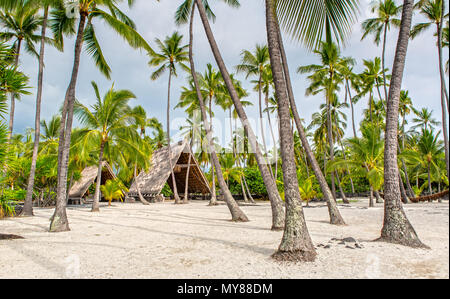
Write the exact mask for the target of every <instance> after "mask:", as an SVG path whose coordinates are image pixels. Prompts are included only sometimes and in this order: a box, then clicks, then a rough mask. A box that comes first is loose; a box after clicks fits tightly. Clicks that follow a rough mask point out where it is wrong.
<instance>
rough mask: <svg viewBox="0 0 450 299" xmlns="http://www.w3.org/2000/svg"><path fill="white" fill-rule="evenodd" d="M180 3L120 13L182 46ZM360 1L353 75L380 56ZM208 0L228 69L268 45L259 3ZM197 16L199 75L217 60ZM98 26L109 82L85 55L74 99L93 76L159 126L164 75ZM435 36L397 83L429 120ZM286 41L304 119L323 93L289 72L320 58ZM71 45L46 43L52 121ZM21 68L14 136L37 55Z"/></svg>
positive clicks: (89, 99) (87, 92)
mask: <svg viewBox="0 0 450 299" xmlns="http://www.w3.org/2000/svg"><path fill="white" fill-rule="evenodd" d="M181 2H182V1H181V0H161V1H160V2H156V1H154V0H137V1H136V3H135V5H134V7H133V8H132V9H131V10H129V9H128V8H125V9H124V10H125V11H126V12H127V13H128V15H129V16H130V17H131V18H132V19H133V20H134V21H135V23H136V25H137V30H138V32H139V33H140V34H141V35H142V36H143V37H144V38H145V39H146V40H147V41H148V42H149V43H150V45H151V46H152V47H153V48H154V49H155V50H157V48H156V46H155V42H154V40H155V38H160V39H164V38H165V37H166V36H167V35H170V34H172V33H173V32H174V31H176V30H178V31H179V32H180V33H182V34H184V35H185V40H184V41H185V43H187V42H188V28H187V26H183V27H177V26H176V25H175V24H174V13H175V10H176V8H177V6H178V5H179V4H180V3H181ZM397 2H399V1H397ZM361 3H362V5H361V6H362V8H361V14H360V16H359V22H358V23H357V24H355V26H354V30H353V34H352V36H351V38H350V40H349V41H348V43H347V45H346V47H345V48H344V49H343V55H344V56H352V57H353V58H355V59H356V61H357V63H358V65H357V67H356V68H355V70H356V71H357V72H360V71H362V69H363V67H362V60H363V59H373V58H374V57H375V56H380V55H381V45H380V47H377V46H376V45H375V44H374V43H373V39H372V38H371V37H369V38H367V39H366V40H364V41H360V39H361V36H362V34H361V29H360V27H361V25H360V23H361V22H362V21H363V20H364V19H366V18H368V17H369V16H370V11H369V9H368V4H367V2H366V1H364V0H362V1H361ZM211 4H212V6H213V10H214V11H215V13H216V15H217V20H216V22H215V24H213V25H212V29H213V32H214V34H215V37H216V39H217V42H218V45H219V47H220V50H221V52H222V55H223V57H224V60H225V63H226V64H227V67H228V68H229V70H230V71H233V70H234V66H235V65H237V64H238V63H239V62H240V53H241V51H242V50H243V49H249V50H252V49H254V47H255V45H256V44H264V43H266V42H267V36H266V31H265V16H264V1H263V0H242V1H241V7H240V8H239V9H231V8H228V7H227V6H226V5H224V4H223V3H221V2H220V1H211ZM196 20H197V22H196V24H195V33H194V34H195V37H196V40H195V48H194V53H195V60H196V65H197V69H198V71H201V72H203V71H204V69H205V68H206V64H207V63H208V62H210V63H212V64H213V65H215V62H214V58H213V56H212V55H211V52H210V48H209V44H208V42H207V39H206V37H205V33H204V31H203V27H202V26H201V23H200V20H199V18H198V15H196ZM420 21H422V18H421V17H420V16H418V15H417V14H416V15H415V17H414V19H413V22H414V23H417V22H420ZM96 26H97V35H98V38H99V40H100V44H101V45H102V49H103V52H104V55H105V57H106V59H107V60H108V62H109V64H110V66H111V69H112V78H111V81H108V80H106V79H105V78H104V77H103V76H102V75H101V74H100V72H99V71H98V70H97V69H96V68H95V65H94V63H93V61H92V59H91V58H90V57H89V56H88V55H87V54H86V53H83V54H82V58H81V65H80V73H79V78H78V84H77V93H76V94H77V98H78V99H79V100H80V101H81V102H82V103H84V104H86V105H89V104H92V103H93V102H94V92H93V89H92V87H91V84H90V82H91V81H92V80H94V81H96V82H97V83H98V85H99V87H100V92H101V94H104V92H106V91H107V89H109V88H110V87H111V85H112V84H113V83H114V86H115V88H117V89H129V90H131V91H132V92H134V93H135V94H136V96H137V100H133V101H132V102H131V104H132V105H133V106H134V105H142V106H143V107H145V108H146V110H147V113H148V115H149V116H150V117H157V118H158V119H159V120H160V121H161V122H162V123H163V124H164V125H165V119H166V116H165V111H166V103H167V77H168V75H164V76H163V77H161V78H160V79H159V80H158V81H151V80H150V74H151V72H152V69H151V68H149V67H148V64H147V63H148V60H149V58H148V56H147V55H146V53H144V52H140V51H137V50H133V49H131V48H130V47H128V46H127V45H126V43H125V42H123V41H122V39H121V38H120V37H118V36H117V35H116V34H115V33H114V32H113V31H112V30H110V29H108V28H106V27H104V26H103V24H102V23H101V22H98V21H97V23H96ZM433 33H434V32H432V30H431V29H430V31H428V32H427V33H426V34H424V35H422V36H420V37H418V38H417V39H415V40H413V41H412V42H411V43H410V47H409V51H408V57H407V64H406V71H405V77H404V81H403V82H404V83H403V88H404V89H407V90H409V92H410V96H411V98H412V100H413V103H414V106H415V107H416V108H421V107H428V108H430V109H432V110H433V111H434V117H435V118H436V119H438V120H441V107H440V93H439V89H440V85H439V75H438V64H437V62H438V60H437V59H438V58H437V50H436V47H435V45H436V41H435V37H434V36H433ZM397 36H398V32H397V31H396V30H392V31H391V32H390V33H389V36H388V44H387V51H386V53H387V57H386V59H387V62H386V66H387V67H388V68H389V69H391V68H392V62H393V56H394V51H395V45H396V42H397ZM285 42H286V50H287V55H288V60H289V64H290V69H291V72H292V80H293V85H294V92H295V95H296V100H297V105H298V108H299V113H300V116H301V117H302V118H304V119H305V120H306V122H307V123H309V122H310V120H311V115H312V114H313V113H314V112H317V111H318V109H319V105H320V104H321V103H323V102H324V98H323V96H322V95H318V96H310V97H306V96H305V89H306V86H307V85H308V82H307V80H306V76H305V75H299V74H297V73H295V70H296V69H297V67H298V66H300V65H306V64H311V63H318V62H319V61H318V58H317V57H316V56H315V55H313V54H311V53H309V52H308V51H306V50H305V49H304V48H303V47H302V46H301V45H300V44H298V43H297V42H292V41H291V40H290V39H289V38H287V37H286V38H285ZM73 47H74V41H73V40H67V41H66V43H65V49H64V53H61V52H58V51H57V50H55V49H52V48H50V47H47V52H46V56H45V65H46V68H45V74H44V75H45V77H44V92H43V109H42V118H43V119H50V118H51V116H52V115H54V114H56V113H58V109H59V107H61V105H62V102H63V99H64V94H65V91H66V88H67V84H68V82H69V79H70V74H71V69H72V64H73ZM445 53H446V54H445V59H448V51H445ZM21 68H22V70H23V71H24V72H25V73H26V74H28V75H29V76H30V80H31V81H30V82H31V85H32V86H33V90H32V91H33V95H32V96H24V97H23V98H22V100H21V102H19V103H18V104H17V105H16V117H15V132H16V133H22V132H24V131H25V129H26V128H30V127H33V126H34V113H35V112H34V111H35V91H36V88H35V86H36V84H37V83H36V82H37V68H38V65H37V60H36V59H35V58H33V57H30V56H27V54H23V55H22V57H21ZM186 78H187V75H186V74H184V73H182V72H180V74H179V77H178V78H176V79H175V80H174V84H173V89H172V99H173V101H172V103H173V106H175V105H176V102H177V100H178V99H179V95H180V90H181V86H183V85H185V84H186ZM238 78H239V79H241V80H243V84H244V87H245V88H246V89H247V90H248V91H251V90H252V86H251V84H250V83H249V82H248V81H246V80H245V78H244V77H243V76H238ZM447 79H448V78H447ZM247 100H250V101H252V102H254V103H255V105H254V106H253V107H250V108H246V111H247V114H248V115H249V116H254V117H256V115H257V94H255V93H251V94H250V96H249V97H248V98H247ZM173 106H172V107H173ZM366 107H367V99H363V100H361V101H360V102H359V103H358V104H357V105H356V119H357V121H358V123H359V121H360V120H361V114H362V110H363V109H364V108H366ZM215 110H216V116H217V118H220V119H223V118H225V117H226V114H224V113H222V112H220V110H219V108H216V109H215ZM348 113H350V111H348ZM171 114H172V115H171V117H173V118H174V119H175V118H176V119H178V121H176V123H175V124H173V125H172V128H173V129H174V130H173V132H172V136H173V135H174V134H176V131H177V130H176V129H177V128H178V126H179V124H180V123H182V122H183V120H184V119H185V118H186V116H185V114H184V112H183V111H182V110H180V109H176V110H174V109H173V108H172V110H171ZM349 115H350V114H349ZM349 120H350V118H349ZM75 125H77V123H75ZM224 126H225V127H227V124H226V123H225V124H224ZM350 134H351V123H350V122H349V125H348V129H347V135H348V136H350Z"/></svg>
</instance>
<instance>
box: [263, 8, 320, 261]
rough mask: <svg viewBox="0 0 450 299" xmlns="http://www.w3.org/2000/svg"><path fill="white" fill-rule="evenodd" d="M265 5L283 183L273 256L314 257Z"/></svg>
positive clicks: (273, 22) (274, 34) (271, 11)
mask: <svg viewBox="0 0 450 299" xmlns="http://www.w3.org/2000/svg"><path fill="white" fill-rule="evenodd" d="M265 5H266V29H267V39H268V45H269V52H270V62H271V66H272V74H273V80H274V84H275V94H276V97H277V100H278V117H279V121H280V141H281V158H282V161H283V164H282V168H283V185H284V195H285V201H286V225H285V229H284V234H283V238H282V240H281V243H280V246H279V248H278V251H277V252H275V253H274V254H273V255H272V256H273V258H275V259H278V260H292V261H314V260H315V258H316V254H317V253H316V251H315V249H314V245H313V243H312V240H311V237H310V235H309V232H308V228H307V226H306V221H305V217H304V214H303V208H302V202H301V196H300V189H299V183H298V179H297V169H296V164H295V151H294V138H293V134H292V132H293V131H292V126H291V111H290V107H289V97H288V94H287V87H286V81H285V78H284V74H283V66H282V60H281V49H280V43H279V34H278V30H277V27H278V24H277V19H276V16H275V8H276V6H275V2H274V1H273V0H266V1H265Z"/></svg>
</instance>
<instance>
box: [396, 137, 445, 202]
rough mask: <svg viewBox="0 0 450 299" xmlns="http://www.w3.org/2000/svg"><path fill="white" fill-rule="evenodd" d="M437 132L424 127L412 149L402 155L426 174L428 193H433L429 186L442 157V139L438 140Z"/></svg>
mask: <svg viewBox="0 0 450 299" xmlns="http://www.w3.org/2000/svg"><path fill="white" fill-rule="evenodd" d="M438 137H439V133H437V134H435V133H434V132H433V131H432V130H428V129H424V130H422V134H421V135H420V137H419V141H418V143H417V145H416V147H415V148H414V149H410V150H407V151H405V152H404V153H403V154H402V155H403V157H404V158H406V160H407V161H408V163H410V164H415V165H419V166H420V168H421V169H422V170H423V171H425V172H426V174H427V182H428V194H433V190H432V187H431V183H432V179H431V176H432V174H433V173H440V167H439V161H440V160H442V158H443V149H444V148H443V146H442V141H440V140H438Z"/></svg>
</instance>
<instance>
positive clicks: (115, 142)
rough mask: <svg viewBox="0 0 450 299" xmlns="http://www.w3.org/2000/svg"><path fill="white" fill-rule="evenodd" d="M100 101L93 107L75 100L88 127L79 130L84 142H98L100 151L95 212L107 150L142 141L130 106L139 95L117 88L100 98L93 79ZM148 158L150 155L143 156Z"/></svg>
mask: <svg viewBox="0 0 450 299" xmlns="http://www.w3.org/2000/svg"><path fill="white" fill-rule="evenodd" d="M92 87H93V88H94V91H95V96H96V102H95V104H94V105H92V106H91V109H90V108H89V107H87V106H85V105H83V104H81V103H80V102H78V101H77V102H76V103H75V107H74V114H75V115H76V116H77V117H78V119H79V121H80V122H81V123H82V124H83V125H84V126H85V128H84V129H82V130H80V131H79V132H78V134H79V136H81V137H80V139H79V140H80V141H79V142H81V143H82V144H87V145H95V147H96V150H98V172H97V181H96V182H97V183H96V187H95V195H94V201H93V203H92V209H91V211H92V212H98V211H99V210H100V209H99V202H100V186H101V181H102V180H101V177H102V169H103V160H104V153H105V151H106V152H108V151H112V148H113V147H119V148H125V147H132V146H133V145H132V142H131V141H134V140H139V136H137V132H136V131H135V130H134V128H133V126H131V125H132V124H133V120H134V118H133V115H132V112H131V109H130V108H129V106H128V102H129V101H130V100H131V99H134V98H136V97H135V95H134V94H133V93H132V92H131V91H128V90H114V89H113V87H114V86H113V87H112V88H111V89H110V90H109V91H108V92H107V93H106V94H105V95H104V97H103V99H102V98H100V92H99V89H98V86H97V84H96V83H95V82H92ZM143 158H144V159H145V158H146V157H143Z"/></svg>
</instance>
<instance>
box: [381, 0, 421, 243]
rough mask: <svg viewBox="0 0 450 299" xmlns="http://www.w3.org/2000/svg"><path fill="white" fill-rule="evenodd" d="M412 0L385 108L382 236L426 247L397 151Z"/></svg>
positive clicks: (407, 0)
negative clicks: (404, 198) (403, 187)
mask: <svg viewBox="0 0 450 299" xmlns="http://www.w3.org/2000/svg"><path fill="white" fill-rule="evenodd" d="M413 8H414V1H413V0H404V1H403V11H402V18H401V20H402V21H401V24H400V32H399V37H398V41H397V48H396V51H395V58H394V66H393V68H392V80H391V84H390V88H389V96H388V99H387V103H386V104H387V110H386V131H385V137H384V138H385V151H384V194H385V197H384V221H383V228H382V230H381V237H380V240H383V241H387V242H391V243H398V244H403V245H407V246H412V247H423V246H424V245H423V243H422V242H421V241H420V240H419V238H418V236H417V234H416V232H415V230H414V228H413V226H412V225H411V223H410V222H409V220H408V218H407V217H406V214H405V211H404V210H403V207H402V202H401V194H400V184H399V169H398V160H397V151H398V136H397V134H398V118H399V98H400V92H401V86H402V81H403V72H404V69H405V62H406V53H407V49H408V42H409V38H410V32H411V23H412V14H413Z"/></svg>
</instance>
